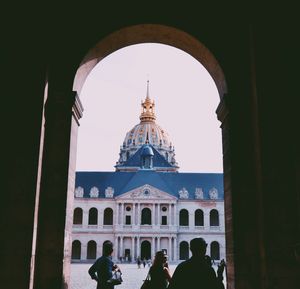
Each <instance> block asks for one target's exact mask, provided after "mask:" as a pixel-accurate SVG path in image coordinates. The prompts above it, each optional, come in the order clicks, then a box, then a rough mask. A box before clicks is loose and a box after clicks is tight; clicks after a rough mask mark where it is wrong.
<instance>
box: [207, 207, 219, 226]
mask: <svg viewBox="0 0 300 289" xmlns="http://www.w3.org/2000/svg"><path fill="white" fill-rule="evenodd" d="M209 223H210V226H219V212H218V211H217V210H215V209H213V210H211V211H210V213H209Z"/></svg>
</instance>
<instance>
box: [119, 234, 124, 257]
mask: <svg viewBox="0 0 300 289" xmlns="http://www.w3.org/2000/svg"><path fill="white" fill-rule="evenodd" d="M123 238H124V237H123V236H121V237H120V256H121V257H124V252H123V251H124V249H123Z"/></svg>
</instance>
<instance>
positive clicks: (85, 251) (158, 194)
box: [72, 82, 225, 263]
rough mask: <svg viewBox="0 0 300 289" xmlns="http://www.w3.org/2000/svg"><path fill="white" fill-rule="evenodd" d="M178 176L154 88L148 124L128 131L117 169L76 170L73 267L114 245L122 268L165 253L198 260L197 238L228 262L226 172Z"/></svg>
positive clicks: (145, 112) (144, 111) (145, 107)
mask: <svg viewBox="0 0 300 289" xmlns="http://www.w3.org/2000/svg"><path fill="white" fill-rule="evenodd" d="M178 170H179V166H178V163H177V161H176V159H175V148H174V145H173V143H172V142H171V140H170V137H169V135H168V133H167V132H166V131H165V130H164V129H163V128H161V127H160V126H159V125H158V124H157V123H156V115H155V103H154V101H153V100H151V98H150V96H149V82H148V84H147V94H146V98H145V100H144V101H142V103H141V114H140V122H139V123H138V124H137V125H135V126H134V127H133V128H132V129H131V130H130V131H128V132H127V134H126V136H125V139H124V142H123V144H122V145H121V148H120V153H119V159H118V161H117V163H116V165H115V171H112V172H76V181H75V193H74V214H73V231H72V261H73V262H89V261H93V260H95V259H96V258H98V257H100V256H101V254H102V244H103V242H104V241H105V240H110V241H112V242H113V243H114V253H113V257H114V260H115V261H116V262H136V260H137V258H141V259H153V257H154V255H155V252H156V251H158V250H164V251H165V252H166V253H167V254H168V257H169V262H171V263H177V262H179V261H181V260H185V259H187V258H189V257H190V256H191V253H190V250H189V242H190V240H191V239H193V238H195V237H202V238H204V239H205V240H206V242H207V244H208V246H207V254H208V255H210V256H211V258H212V259H214V260H216V261H217V260H220V259H223V258H224V259H225V228H224V189H223V174H220V173H180V172H179V171H178Z"/></svg>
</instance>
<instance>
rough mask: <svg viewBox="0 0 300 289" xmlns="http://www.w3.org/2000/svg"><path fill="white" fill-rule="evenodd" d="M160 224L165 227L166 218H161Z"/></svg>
mask: <svg viewBox="0 0 300 289" xmlns="http://www.w3.org/2000/svg"><path fill="white" fill-rule="evenodd" d="M161 224H162V225H167V216H161Z"/></svg>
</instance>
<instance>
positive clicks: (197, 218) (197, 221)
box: [195, 209, 204, 226]
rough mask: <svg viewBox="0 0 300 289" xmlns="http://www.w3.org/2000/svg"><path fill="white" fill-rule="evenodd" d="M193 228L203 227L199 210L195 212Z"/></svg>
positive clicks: (201, 213) (202, 219) (201, 212)
mask: <svg viewBox="0 0 300 289" xmlns="http://www.w3.org/2000/svg"><path fill="white" fill-rule="evenodd" d="M195 226H204V218H203V211H202V210H200V209H198V210H196V211H195Z"/></svg>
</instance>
